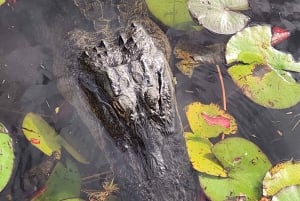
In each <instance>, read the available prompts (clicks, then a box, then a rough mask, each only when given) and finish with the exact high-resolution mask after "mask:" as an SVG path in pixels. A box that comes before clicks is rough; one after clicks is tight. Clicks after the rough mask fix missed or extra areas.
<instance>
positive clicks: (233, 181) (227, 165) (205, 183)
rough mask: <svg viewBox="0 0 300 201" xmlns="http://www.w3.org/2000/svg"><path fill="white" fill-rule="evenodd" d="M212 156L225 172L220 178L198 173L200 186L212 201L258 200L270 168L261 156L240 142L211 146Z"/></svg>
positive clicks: (261, 153) (247, 142)
mask: <svg viewBox="0 0 300 201" xmlns="http://www.w3.org/2000/svg"><path fill="white" fill-rule="evenodd" d="M212 153H213V154H214V155H215V157H216V158H217V159H218V160H219V162H220V164H222V166H223V167H224V169H225V170H227V172H228V177H226V178H221V177H216V176H211V175H208V174H204V173H199V179H200V185H201V187H202V189H203V190H204V192H205V194H206V195H207V196H208V197H209V198H210V199H211V200H213V201H224V200H228V199H230V198H233V197H238V196H243V197H246V199H247V201H256V200H259V198H260V196H261V193H262V179H263V177H264V175H265V174H266V172H267V171H268V170H269V168H270V167H271V163H270V162H269V160H268V158H267V157H266V156H265V154H264V153H263V152H262V151H261V150H260V149H259V148H258V147H257V146H256V145H255V144H253V143H252V142H250V141H248V140H245V139H243V138H238V137H233V138H227V139H225V140H223V141H221V142H218V143H217V144H215V145H214V146H213V148H212Z"/></svg>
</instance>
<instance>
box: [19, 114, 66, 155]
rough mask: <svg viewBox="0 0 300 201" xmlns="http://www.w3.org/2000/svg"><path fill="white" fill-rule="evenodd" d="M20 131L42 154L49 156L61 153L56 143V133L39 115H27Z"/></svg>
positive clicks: (59, 146)
mask: <svg viewBox="0 0 300 201" xmlns="http://www.w3.org/2000/svg"><path fill="white" fill-rule="evenodd" d="M22 130H23V133H24V135H25V137H26V138H27V140H28V141H29V142H30V143H31V144H32V145H33V146H35V147H36V148H38V149H39V150H40V151H42V152H43V153H44V154H46V155H48V156H51V155H52V153H54V152H56V153H60V152H61V145H60V144H59V143H58V142H57V141H56V136H57V133H56V132H55V130H54V129H53V128H52V127H51V126H50V125H49V124H48V123H47V122H46V121H45V120H44V119H43V118H42V117H40V116H39V115H37V114H34V113H28V114H27V115H26V116H25V117H24V120H23V124H22ZM59 155H60V154H59Z"/></svg>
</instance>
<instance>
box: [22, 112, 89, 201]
mask: <svg viewBox="0 0 300 201" xmlns="http://www.w3.org/2000/svg"><path fill="white" fill-rule="evenodd" d="M22 130H23V133H24V135H25V137H26V138H27V140H28V141H29V142H30V143H31V144H32V145H33V146H35V147H36V148H37V149H39V150H40V151H42V152H43V153H44V154H45V155H47V156H51V157H53V158H54V159H55V160H56V161H55V162H57V163H56V164H55V167H54V169H53V170H52V173H51V175H50V176H49V178H47V181H46V183H45V184H44V186H43V187H42V188H41V189H39V190H38V191H37V192H36V193H35V196H34V197H33V198H32V199H31V200H32V201H43V200H53V201H54V200H73V201H82V200H81V199H80V198H78V197H79V194H80V185H81V179H80V174H79V172H78V169H77V167H76V165H75V164H73V163H72V162H71V161H70V160H69V159H66V163H65V164H63V162H60V161H59V160H60V159H61V157H62V155H61V149H62V147H63V148H65V149H66V151H67V152H69V153H70V155H71V156H73V158H74V159H76V160H77V161H78V162H81V163H84V164H87V163H88V161H87V160H86V159H85V158H84V157H83V156H82V155H81V154H80V153H79V152H78V151H76V149H75V148H73V147H72V146H71V145H70V144H69V143H68V142H67V141H66V140H65V139H64V138H63V137H62V136H60V135H58V134H57V133H56V131H55V130H54V129H53V128H52V127H51V126H50V125H49V124H48V123H47V122H46V121H45V120H44V119H43V118H42V117H41V116H40V115H38V114H35V113H28V114H26V116H25V117H24V120H23V124H22ZM36 174H38V173H36ZM62 189H63V190H62Z"/></svg>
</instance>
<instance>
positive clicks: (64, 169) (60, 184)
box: [31, 160, 81, 201]
mask: <svg viewBox="0 0 300 201" xmlns="http://www.w3.org/2000/svg"><path fill="white" fill-rule="evenodd" d="M80 181H81V180H80V174H79V171H78V169H77V167H76V166H75V164H74V163H72V162H71V161H70V160H66V163H65V164H63V163H61V162H59V163H57V164H56V166H55V167H54V169H53V171H52V173H51V175H50V176H49V179H48V180H47V182H46V184H45V186H44V187H43V188H42V190H41V191H40V192H39V194H38V195H36V196H35V197H33V198H32V199H31V201H44V200H65V199H70V198H77V197H79V195H80V183H81V182H80ZM62 189H63V190H62ZM77 200H78V199H77Z"/></svg>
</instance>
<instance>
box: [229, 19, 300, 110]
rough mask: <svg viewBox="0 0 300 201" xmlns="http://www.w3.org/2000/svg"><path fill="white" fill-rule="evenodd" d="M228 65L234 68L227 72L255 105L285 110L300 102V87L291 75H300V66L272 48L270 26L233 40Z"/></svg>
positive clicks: (245, 31) (249, 30) (250, 30)
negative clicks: (292, 72) (298, 73)
mask: <svg viewBox="0 0 300 201" xmlns="http://www.w3.org/2000/svg"><path fill="white" fill-rule="evenodd" d="M226 62H227V64H229V65H232V66H231V67H230V68H229V69H228V72H229V74H230V75H231V77H232V79H233V81H234V82H235V84H236V85H237V86H238V87H239V88H241V90H242V92H243V93H244V94H245V95H246V96H247V97H248V98H250V99H251V100H252V101H254V102H255V103H257V104H260V105H262V106H265V107H269V108H274V109H283V108H288V107H291V106H294V105H296V104H297V103H298V102H299V101H300V84H299V83H297V82H296V81H295V79H294V78H293V77H292V75H291V74H290V71H294V72H300V63H298V62H295V61H294V59H293V57H292V55H291V54H288V53H284V52H281V51H278V50H277V49H275V48H274V47H273V46H272V32H271V27H270V26H269V25H257V26H252V27H247V28H245V29H243V30H242V31H240V32H238V33H237V34H236V35H234V36H232V37H231V38H230V40H229V41H228V43H227V46H226Z"/></svg>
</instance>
